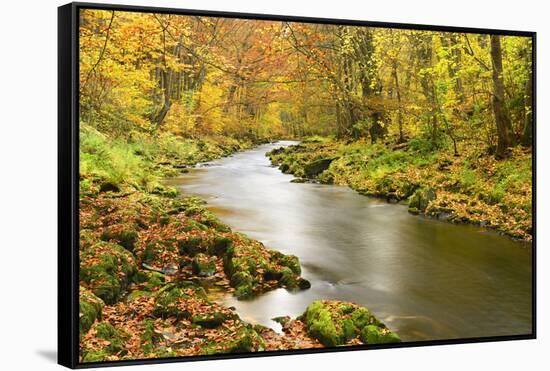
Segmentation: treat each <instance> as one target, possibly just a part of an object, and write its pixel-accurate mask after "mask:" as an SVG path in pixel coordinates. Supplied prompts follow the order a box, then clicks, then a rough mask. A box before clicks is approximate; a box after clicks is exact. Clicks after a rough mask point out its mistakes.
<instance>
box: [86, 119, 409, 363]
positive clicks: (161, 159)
mask: <svg viewBox="0 0 550 371" xmlns="http://www.w3.org/2000/svg"><path fill="white" fill-rule="evenodd" d="M80 142H81V145H80V159H81V162H80V164H81V166H80V272H79V277H80V360H81V362H100V361H112V360H122V359H145V358H159V357H177V356H195V355H207V354H216V353H242V352H252V351H262V350H280V349H301V348H314V347H323V346H339V345H355V344H379V343H390V342H397V341H399V337H398V336H397V335H396V334H394V333H393V332H391V331H390V330H389V329H388V328H387V327H386V326H385V325H384V324H383V323H382V322H380V321H378V320H377V319H376V318H375V317H374V316H373V315H372V314H371V313H369V311H368V309H366V308H364V307H360V306H358V305H355V304H352V303H345V302H335V301H316V302H313V303H312V304H310V305H309V306H308V307H307V308H304V314H303V315H302V316H300V317H298V318H296V319H292V318H289V317H281V318H278V319H277V321H278V322H280V323H281V324H282V326H283V333H276V332H275V331H274V330H272V329H270V328H266V327H263V326H260V325H252V324H249V323H246V322H245V321H243V320H242V319H240V318H239V316H238V314H237V313H236V312H235V309H234V308H232V307H226V306H224V305H223V304H220V303H218V302H215V301H214V300H212V299H211V298H212V294H215V293H219V292H227V293H229V294H232V295H235V296H236V297H238V298H251V297H254V296H255V295H257V294H258V293H261V292H264V291H267V290H272V289H275V288H280V287H284V288H286V289H287V290H305V289H308V288H309V287H310V283H309V282H308V281H307V280H306V279H304V278H302V277H301V276H300V274H301V266H300V263H299V261H298V258H297V257H295V256H292V255H284V254H282V253H280V252H278V251H276V250H271V249H268V248H267V247H265V246H264V245H263V244H262V243H260V242H258V241H255V240H252V239H250V238H247V237H246V236H245V235H243V234H241V233H238V232H234V231H232V230H231V229H230V228H229V227H228V226H227V225H225V224H223V223H222V222H220V221H219V220H218V219H217V218H216V217H215V216H214V215H213V214H212V213H211V212H209V211H208V209H207V208H206V205H205V202H204V201H202V200H200V199H198V198H196V197H186V196H184V195H181V194H179V192H178V191H177V190H176V189H174V188H172V187H167V186H165V185H163V184H162V181H161V180H162V178H164V177H167V176H173V175H176V174H178V173H181V172H185V171H188V170H187V169H188V168H189V167H192V166H193V165H195V164H196V163H198V162H204V161H208V160H211V159H214V158H218V157H222V156H227V155H229V154H231V153H233V152H235V151H238V150H242V149H246V148H250V147H251V146H253V145H254V144H255V143H253V142H243V141H240V142H239V141H236V140H232V139H227V138H221V137H220V138H214V137H213V138H204V139H201V140H192V139H189V140H186V141H183V140H181V139H176V138H175V137H173V136H162V137H160V138H155V139H154V140H148V139H147V138H145V137H140V136H134V138H133V139H132V140H128V139H125V140H117V139H113V138H109V137H107V136H105V135H103V134H101V133H99V132H97V131H95V130H94V129H92V128H90V127H87V126H86V125H81V136H80Z"/></svg>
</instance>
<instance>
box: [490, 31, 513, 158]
mask: <svg viewBox="0 0 550 371" xmlns="http://www.w3.org/2000/svg"><path fill="white" fill-rule="evenodd" d="M491 60H492V62H493V112H494V114H495V123H496V128H497V138H498V141H497V150H496V157H497V158H503V157H506V154H507V150H508V148H509V147H511V146H512V145H513V144H514V140H513V136H512V123H511V121H510V116H508V112H507V110H506V104H505V101H504V79H503V78H502V50H501V47H500V36H498V35H491Z"/></svg>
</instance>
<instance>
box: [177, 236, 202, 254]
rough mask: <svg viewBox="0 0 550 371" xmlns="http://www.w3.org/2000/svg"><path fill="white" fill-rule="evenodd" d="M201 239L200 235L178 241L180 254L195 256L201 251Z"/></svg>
mask: <svg viewBox="0 0 550 371" xmlns="http://www.w3.org/2000/svg"><path fill="white" fill-rule="evenodd" d="M202 243H203V239H202V237H200V236H192V237H189V239H187V240H180V241H178V249H179V253H180V255H187V256H195V255H196V254H197V253H199V252H200V251H201V245H202Z"/></svg>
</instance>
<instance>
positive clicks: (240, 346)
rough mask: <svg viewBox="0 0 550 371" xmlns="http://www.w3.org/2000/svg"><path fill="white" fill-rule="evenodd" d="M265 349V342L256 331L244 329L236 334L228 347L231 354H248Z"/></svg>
mask: <svg viewBox="0 0 550 371" xmlns="http://www.w3.org/2000/svg"><path fill="white" fill-rule="evenodd" d="M263 349H265V342H264V340H263V339H262V337H261V336H260V335H258V333H257V332H256V331H254V330H253V329H251V328H246V327H245V328H243V329H241V330H239V331H238V332H237V333H236V334H235V340H233V341H232V342H231V343H230V344H229V346H228V347H227V352H229V353H248V352H254V351H259V350H263Z"/></svg>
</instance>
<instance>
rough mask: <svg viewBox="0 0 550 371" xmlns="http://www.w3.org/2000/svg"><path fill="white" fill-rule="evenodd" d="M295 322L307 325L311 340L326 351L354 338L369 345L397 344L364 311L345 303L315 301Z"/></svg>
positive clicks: (392, 337) (379, 323) (397, 338)
mask: <svg viewBox="0 0 550 371" xmlns="http://www.w3.org/2000/svg"><path fill="white" fill-rule="evenodd" d="M298 319H300V320H302V321H303V322H304V323H305V324H306V326H307V331H308V334H309V335H310V336H311V337H313V338H315V339H317V340H319V341H320V342H321V343H322V344H323V345H325V346H329V347H334V346H338V345H343V344H346V343H347V342H348V341H350V340H352V339H354V338H357V337H359V338H360V339H361V340H362V341H363V342H364V343H368V344H375V343H389V342H395V341H399V337H398V336H397V335H395V334H394V333H392V332H391V331H390V330H388V329H387V328H386V326H385V325H384V324H383V323H382V322H380V321H378V320H377V319H376V318H375V317H374V316H372V315H371V314H370V313H369V311H368V309H367V308H365V307H361V306H359V305H356V304H352V303H348V302H339V301H329V300H322V301H314V302H313V303H311V304H310V305H309V306H308V308H307V309H306V311H305V312H304V314H302V316H300V317H299V318H298Z"/></svg>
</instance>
